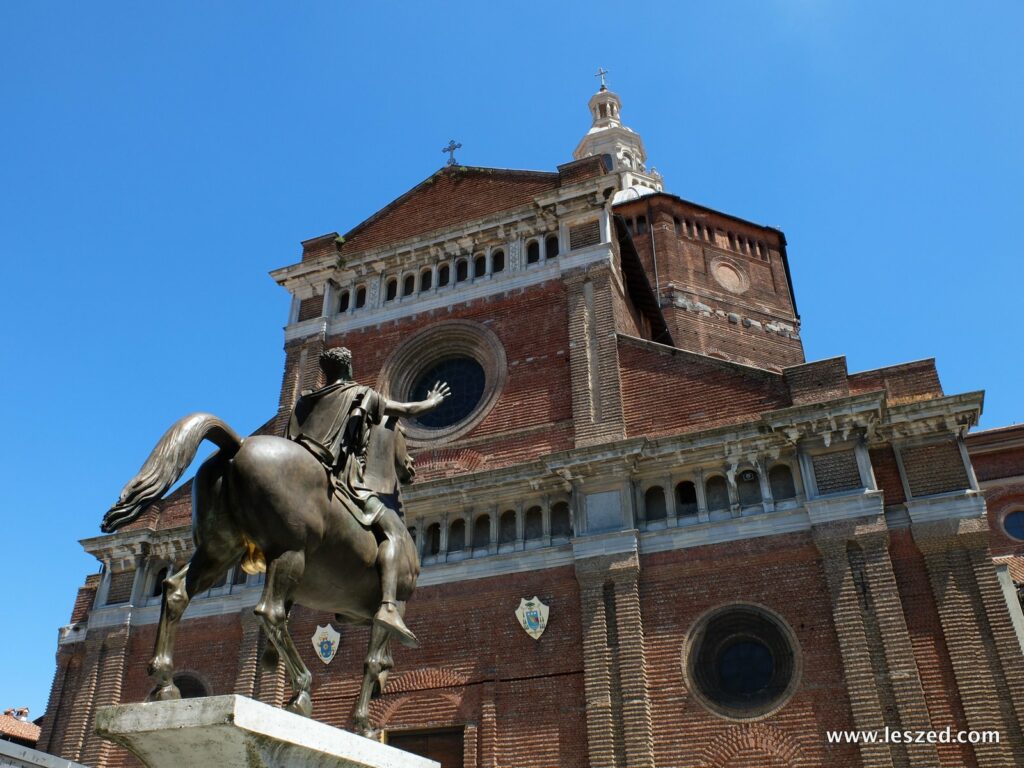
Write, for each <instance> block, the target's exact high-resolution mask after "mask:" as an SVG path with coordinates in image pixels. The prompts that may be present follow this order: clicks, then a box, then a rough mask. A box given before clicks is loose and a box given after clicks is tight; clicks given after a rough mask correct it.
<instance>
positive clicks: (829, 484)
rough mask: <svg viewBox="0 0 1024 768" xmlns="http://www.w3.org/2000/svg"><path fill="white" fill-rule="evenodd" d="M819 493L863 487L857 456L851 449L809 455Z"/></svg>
mask: <svg viewBox="0 0 1024 768" xmlns="http://www.w3.org/2000/svg"><path fill="white" fill-rule="evenodd" d="M811 463H812V464H813V465H814V481H815V483H816V484H817V486H818V493H819V494H822V495H824V494H826V493H838V492H839V491H852V490H854V489H857V488H863V487H864V484H863V483H862V482H861V479H860V469H859V468H858V466H857V456H856V454H854V452H853V451H833V452H832V453H822V454H819V455H817V456H812V457H811Z"/></svg>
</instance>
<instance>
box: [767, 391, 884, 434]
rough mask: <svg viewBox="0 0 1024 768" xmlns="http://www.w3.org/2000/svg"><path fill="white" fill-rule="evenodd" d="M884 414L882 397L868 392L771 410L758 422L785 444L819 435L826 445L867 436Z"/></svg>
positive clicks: (879, 394)
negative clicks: (784, 441) (857, 436)
mask: <svg viewBox="0 0 1024 768" xmlns="http://www.w3.org/2000/svg"><path fill="white" fill-rule="evenodd" d="M884 413H885V396H884V395H882V394H881V393H877V392H870V393H868V394H863V395H852V396H849V397H844V398H839V399H836V400H829V401H827V402H824V403H811V404H809V405H797V406H793V407H791V408H783V409H781V410H778V411H772V412H770V413H766V414H764V415H763V416H762V417H761V422H762V423H763V424H765V425H766V426H767V427H768V428H769V429H771V430H772V431H773V432H776V433H778V434H780V435H782V436H783V437H784V438H785V440H786V442H788V443H791V444H796V443H797V442H799V441H801V440H806V439H808V438H820V439H822V440H823V441H824V442H825V444H826V445H829V444H831V443H832V442H833V441H834V442H841V441H845V440H848V439H849V438H850V435H853V434H863V435H870V434H871V433H872V432H873V430H874V427H875V425H876V424H877V423H878V422H879V421H880V420H881V419H882V417H883V416H884Z"/></svg>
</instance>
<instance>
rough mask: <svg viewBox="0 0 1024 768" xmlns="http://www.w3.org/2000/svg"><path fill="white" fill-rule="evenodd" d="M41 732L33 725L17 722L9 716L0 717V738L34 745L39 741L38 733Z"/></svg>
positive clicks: (22, 721)
mask: <svg viewBox="0 0 1024 768" xmlns="http://www.w3.org/2000/svg"><path fill="white" fill-rule="evenodd" d="M41 730H42V729H41V728H40V727H39V726H38V725H36V724H35V723H30V722H26V721H25V720H19V719H18V718H16V717H11V716H10V715H0V736H3V737H7V738H14V739H18V740H19V741H27V742H31V743H32V744H35V743H36V742H37V741H39V732H40V731H41Z"/></svg>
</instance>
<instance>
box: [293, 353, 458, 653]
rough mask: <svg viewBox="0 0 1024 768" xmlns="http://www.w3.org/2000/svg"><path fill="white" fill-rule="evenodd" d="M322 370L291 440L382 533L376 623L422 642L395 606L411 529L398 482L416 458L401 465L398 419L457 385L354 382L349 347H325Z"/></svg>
mask: <svg viewBox="0 0 1024 768" xmlns="http://www.w3.org/2000/svg"><path fill="white" fill-rule="evenodd" d="M320 369H321V370H322V371H323V373H324V376H325V381H326V384H325V386H323V387H321V388H320V389H317V390H315V391H310V392H303V393H302V396H301V397H300V398H299V400H298V402H296V404H295V409H294V410H293V411H292V417H291V421H290V422H289V424H288V433H287V434H288V438H289V439H291V440H294V441H295V442H297V443H299V444H300V445H302V446H304V447H305V448H306V449H308V450H309V451H310V452H311V453H312V454H313V455H314V456H316V458H317V459H319V460H320V462H321V463H322V464H323V465H324V468H325V469H326V471H327V475H328V478H329V480H330V483H331V487H332V489H333V492H334V496H335V498H337V499H339V500H340V501H341V503H342V504H343V505H344V506H345V507H346V509H348V511H349V512H351V513H352V515H353V516H354V517H355V518H356V519H357V520H358V521H359V522H360V523H361V524H362V525H364V526H365V527H367V528H369V529H371V530H373V531H374V533H375V534H376V536H377V540H378V542H379V546H378V549H377V569H378V571H379V573H380V582H381V594H382V600H381V606H380V609H379V610H378V611H377V613H376V614H375V615H374V617H373V620H374V623H375V624H378V625H380V626H383V627H384V628H385V629H387V630H388V631H389V632H391V633H392V634H393V635H394V636H395V637H397V638H398V639H399V640H400V641H401V642H402V643H403V644H405V645H408V646H410V647H416V646H418V645H419V642H418V641H417V640H416V636H415V635H414V634H413V633H412V632H411V631H410V630H409V628H408V627H407V626H406V625H405V622H404V621H403V620H402V614H401V612H400V611H399V609H398V606H397V604H396V600H397V596H396V593H397V584H398V559H399V557H401V556H402V550H401V545H400V543H401V539H402V537H404V536H407V535H408V533H407V532H406V528H405V521H404V519H403V512H402V506H401V501H400V497H399V482H400V481H404V480H408V479H409V478H410V477H411V475H412V462H411V459H410V460H408V461H406V462H404V463H403V465H402V466H396V457H397V455H398V453H397V452H396V449H397V448H399V447H404V437H403V434H402V431H401V427H399V426H398V425H397V417H398V416H415V415H418V414H421V413H426V412H427V411H430V410H432V409H434V408H436V407H437V406H438V405H440V404H441V403H442V402H443V401H444V400H445V398H447V397H448V396H449V395H450V394H451V390H450V389H449V388H448V385H447V384H445V383H442V382H438V383H436V384H435V385H434V386H433V388H432V389H431V390H430V391H429V392H428V393H427V398H426V400H422V401H420V402H416V403H397V402H393V401H391V400H388V399H387V398H386V397H384V396H383V395H381V394H380V393H378V392H376V391H375V390H373V389H371V388H370V387H366V386H363V385H360V384H357V383H356V382H354V381H352V353H351V352H350V351H349V350H348V349H346V348H345V347H334V348H331V349H328V350H325V351H324V352H323V353H322V354H321V355H320ZM402 453H403V455H404V451H403V452H402Z"/></svg>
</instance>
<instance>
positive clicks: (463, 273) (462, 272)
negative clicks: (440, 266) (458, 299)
mask: <svg viewBox="0 0 1024 768" xmlns="http://www.w3.org/2000/svg"><path fill="white" fill-rule="evenodd" d="M468 278H469V260H468V259H459V260H458V261H457V262H455V282H457V283H461V282H462V281H463V280H466V279H468Z"/></svg>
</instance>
